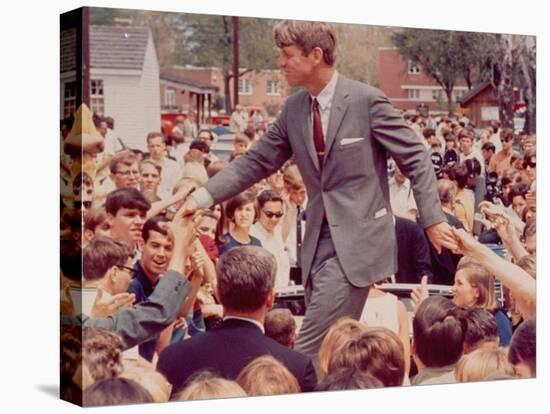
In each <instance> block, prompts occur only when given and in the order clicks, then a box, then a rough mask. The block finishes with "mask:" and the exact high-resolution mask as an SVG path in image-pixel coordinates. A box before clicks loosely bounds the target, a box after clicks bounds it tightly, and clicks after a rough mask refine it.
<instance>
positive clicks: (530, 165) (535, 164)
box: [523, 161, 537, 168]
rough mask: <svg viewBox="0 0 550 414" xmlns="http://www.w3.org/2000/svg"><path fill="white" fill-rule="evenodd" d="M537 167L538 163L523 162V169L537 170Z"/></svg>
mask: <svg viewBox="0 0 550 414" xmlns="http://www.w3.org/2000/svg"><path fill="white" fill-rule="evenodd" d="M536 166H537V163H536V161H523V168H527V167H531V168H535V167H536Z"/></svg>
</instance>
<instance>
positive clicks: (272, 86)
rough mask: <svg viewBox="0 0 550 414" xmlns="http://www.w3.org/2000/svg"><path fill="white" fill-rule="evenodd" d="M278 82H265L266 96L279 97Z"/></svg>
mask: <svg viewBox="0 0 550 414" xmlns="http://www.w3.org/2000/svg"><path fill="white" fill-rule="evenodd" d="M279 86H280V84H279V81H278V80H268V81H267V86H266V89H267V94H268V95H277V96H279V95H281V91H280V90H279Z"/></svg>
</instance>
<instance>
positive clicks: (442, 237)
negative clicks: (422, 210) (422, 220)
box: [426, 221, 457, 254]
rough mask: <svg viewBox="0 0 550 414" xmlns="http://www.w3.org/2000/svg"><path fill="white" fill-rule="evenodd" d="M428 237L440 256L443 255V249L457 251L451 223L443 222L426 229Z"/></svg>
mask: <svg viewBox="0 0 550 414" xmlns="http://www.w3.org/2000/svg"><path fill="white" fill-rule="evenodd" d="M426 235H427V236H428V238H429V239H430V242H432V244H433V246H434V247H435V250H436V251H437V253H438V254H441V249H442V248H443V247H446V248H447V249H450V250H452V251H455V250H456V249H457V245H456V240H455V238H454V236H453V233H452V227H451V226H449V223H447V222H446V221H443V222H441V223H437V224H433V225H431V226H429V227H426Z"/></svg>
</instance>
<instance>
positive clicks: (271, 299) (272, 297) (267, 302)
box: [265, 288, 275, 310]
mask: <svg viewBox="0 0 550 414" xmlns="http://www.w3.org/2000/svg"><path fill="white" fill-rule="evenodd" d="M274 304H275V288H273V289H271V290H270V291H269V293H268V294H267V298H266V300H265V306H266V308H267V309H268V310H269V309H271V308H273V305H274Z"/></svg>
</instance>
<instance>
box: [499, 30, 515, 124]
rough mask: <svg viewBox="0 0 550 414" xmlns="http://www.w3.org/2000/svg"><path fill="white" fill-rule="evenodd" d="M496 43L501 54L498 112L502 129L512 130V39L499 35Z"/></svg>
mask: <svg viewBox="0 0 550 414" xmlns="http://www.w3.org/2000/svg"><path fill="white" fill-rule="evenodd" d="M498 41H499V44H500V49H501V52H502V59H501V61H500V63H499V66H500V82H499V83H498V88H497V93H498V112H499V118H500V124H501V126H502V127H503V128H512V129H513V128H514V100H515V97H514V57H513V38H512V35H510V34H499V35H498Z"/></svg>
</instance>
